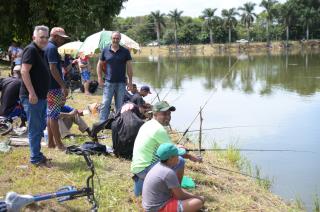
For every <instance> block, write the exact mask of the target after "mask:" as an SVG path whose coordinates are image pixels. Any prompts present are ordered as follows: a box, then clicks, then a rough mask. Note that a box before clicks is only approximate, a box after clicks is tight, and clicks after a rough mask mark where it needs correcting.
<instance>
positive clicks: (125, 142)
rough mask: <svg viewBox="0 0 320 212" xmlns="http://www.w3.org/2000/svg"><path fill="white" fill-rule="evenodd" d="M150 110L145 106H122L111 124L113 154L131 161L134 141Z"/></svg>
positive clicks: (131, 104)
mask: <svg viewBox="0 0 320 212" xmlns="http://www.w3.org/2000/svg"><path fill="white" fill-rule="evenodd" d="M148 110H150V107H148V106H147V105H140V106H137V105H135V104H133V103H131V102H128V103H126V104H124V105H123V106H122V108H121V111H119V112H118V113H117V114H116V115H115V117H114V121H113V122H112V124H111V129H112V145H113V150H114V154H115V155H116V156H117V157H122V158H125V159H129V160H131V158H132V152H133V146H134V141H135V139H136V137H137V134H138V131H139V129H140V127H141V126H142V125H143V124H144V118H145V116H144V114H145V113H146V112H147V111H148Z"/></svg>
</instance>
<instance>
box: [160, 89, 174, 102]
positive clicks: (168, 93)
mask: <svg viewBox="0 0 320 212" xmlns="http://www.w3.org/2000/svg"><path fill="white" fill-rule="evenodd" d="M171 89H172V88H170V89H169V90H168V92H167V93H166V95H164V97H163V98H162V101H164V99H165V98H166V97H167V96H168V94H169V93H170V91H171Z"/></svg>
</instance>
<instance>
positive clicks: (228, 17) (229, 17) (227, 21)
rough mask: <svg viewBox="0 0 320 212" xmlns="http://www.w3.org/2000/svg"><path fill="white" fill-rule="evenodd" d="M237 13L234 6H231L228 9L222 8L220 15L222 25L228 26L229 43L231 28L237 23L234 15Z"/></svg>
mask: <svg viewBox="0 0 320 212" xmlns="http://www.w3.org/2000/svg"><path fill="white" fill-rule="evenodd" d="M237 15H239V13H238V12H237V11H236V8H231V9H229V10H226V9H224V10H222V11H221V16H222V17H223V25H224V27H227V28H228V31H229V43H231V30H232V28H234V27H235V26H236V25H237V19H236V18H235V16H237Z"/></svg>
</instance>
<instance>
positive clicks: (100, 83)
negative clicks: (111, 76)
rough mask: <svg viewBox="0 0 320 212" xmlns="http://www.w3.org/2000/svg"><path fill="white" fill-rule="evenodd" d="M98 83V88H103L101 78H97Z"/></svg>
mask: <svg viewBox="0 0 320 212" xmlns="http://www.w3.org/2000/svg"><path fill="white" fill-rule="evenodd" d="M98 83H99V86H100V87H103V85H104V82H103V79H102V78H98Z"/></svg>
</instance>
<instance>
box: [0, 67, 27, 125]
mask: <svg viewBox="0 0 320 212" xmlns="http://www.w3.org/2000/svg"><path fill="white" fill-rule="evenodd" d="M20 70H21V65H16V66H15V67H14V68H13V76H12V77H7V78H3V79H0V91H1V99H0V116H4V117H7V118H13V117H15V116H17V117H20V119H21V126H24V125H25V122H26V114H25V112H24V110H23V107H22V105H21V104H20V101H19V92H20V86H21V73H20Z"/></svg>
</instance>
